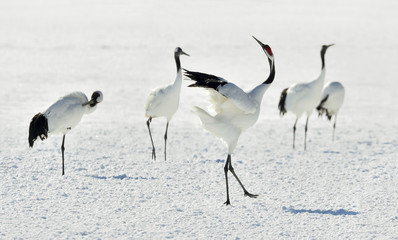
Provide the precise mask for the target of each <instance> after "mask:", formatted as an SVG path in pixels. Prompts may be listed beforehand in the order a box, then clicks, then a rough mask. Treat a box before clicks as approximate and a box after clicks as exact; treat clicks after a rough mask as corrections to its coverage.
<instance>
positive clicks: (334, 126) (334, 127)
mask: <svg viewBox="0 0 398 240" xmlns="http://www.w3.org/2000/svg"><path fill="white" fill-rule="evenodd" d="M336 121H337V115H335V116H334V124H333V136H332V141H333V142H334V132H335V130H336Z"/></svg>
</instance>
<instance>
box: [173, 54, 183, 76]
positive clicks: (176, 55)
mask: <svg viewBox="0 0 398 240" xmlns="http://www.w3.org/2000/svg"><path fill="white" fill-rule="evenodd" d="M174 59H175V60H176V65H177V72H178V71H180V69H181V63H180V55H179V54H178V53H174Z"/></svg>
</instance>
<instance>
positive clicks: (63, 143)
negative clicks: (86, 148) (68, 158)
mask: <svg viewBox="0 0 398 240" xmlns="http://www.w3.org/2000/svg"><path fill="white" fill-rule="evenodd" d="M64 145H65V134H64V136H63V138H62V145H61V152H62V176H63V175H65V168H64V161H65V160H64V152H65V146H64Z"/></svg>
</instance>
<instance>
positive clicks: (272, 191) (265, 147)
mask: <svg viewBox="0 0 398 240" xmlns="http://www.w3.org/2000/svg"><path fill="white" fill-rule="evenodd" d="M397 12H398V2H397V1H394V0H379V1H370V0H365V1H363V0H352V1H345V0H325V1H317V0H304V1H293V0H282V1H238V0H231V1H223V0H221V1H210V0H201V1H196V0H194V1H182V0H171V1H160V0H148V1H129V0H117V1H113V0H101V1H94V0H87V1H80V0H59V1H52V0H37V1H28V0H4V1H1V2H0V36H1V38H0V116H1V117H0V126H1V127H0V178H1V185H0V190H1V193H0V194H1V196H0V239H165V238H175V239H398V201H397V199H398V187H397V186H398V163H397V153H398V150H397V149H398V139H397V136H398V118H397V116H398V105H397V104H396V102H397V97H396V91H395V89H396V87H398V83H397V71H396V70H394V69H396V66H397V65H398V45H397V38H398V28H397V25H396V24H397V20H398V15H397ZM252 35H253V36H255V37H256V38H258V39H259V40H261V41H262V42H264V43H265V44H269V45H270V46H271V47H272V50H273V52H274V55H275V66H276V67H275V69H276V77H275V80H274V82H273V84H272V85H271V86H270V88H269V89H268V91H267V92H266V93H265V95H264V98H263V101H262V106H261V113H260V117H259V119H258V121H257V123H256V124H255V125H254V126H253V127H252V128H249V129H247V130H246V131H245V132H244V133H243V134H242V135H241V137H240V139H239V142H238V144H237V147H236V149H235V151H234V154H233V156H232V164H233V166H234V168H235V171H236V173H237V174H238V176H239V177H240V179H241V180H242V182H243V184H244V185H245V187H246V188H247V190H248V191H249V192H251V193H253V194H259V197H258V198H256V199H252V198H247V197H244V196H243V192H242V190H241V188H240V186H239V184H238V183H237V182H236V181H235V179H233V178H232V177H230V197H231V206H224V205H223V203H224V202H225V200H226V194H225V179H224V172H223V167H224V164H225V159H226V157H227V150H226V147H225V146H224V145H223V143H222V142H221V141H219V140H218V139H217V138H216V137H215V136H213V135H211V134H210V133H208V132H206V131H204V130H203V129H202V127H201V126H200V121H199V119H198V117H197V116H196V115H195V114H193V113H192V107H193V106H194V105H198V106H202V107H204V108H205V107H206V105H207V101H206V98H207V97H206V91H203V89H196V88H188V87H187V85H188V84H190V83H191V82H190V81H185V80H184V81H183V86H182V89H181V99H180V100H181V101H180V107H179V109H178V111H177V112H176V114H175V115H174V117H173V120H172V121H171V123H170V126H169V132H168V149H167V150H168V159H167V161H164V160H161V159H163V157H162V152H163V149H162V147H163V141H164V139H163V134H164V130H165V129H164V127H165V120H164V119H154V121H153V122H152V125H151V127H152V129H153V132H152V133H153V137H154V141H155V146H158V148H157V152H158V153H159V154H158V155H159V157H158V160H156V161H153V160H151V143H150V139H149V135H148V130H147V128H146V124H145V122H146V118H145V111H144V108H145V101H146V97H147V96H148V94H149V92H150V90H151V89H153V88H155V87H157V86H160V85H165V84H168V83H170V82H173V81H174V79H175V61H174V57H173V54H174V52H173V51H174V49H175V47H177V46H179V47H181V48H182V49H184V51H186V52H187V53H189V54H190V55H191V56H190V57H186V58H184V59H181V62H182V66H183V67H184V68H187V69H194V70H198V71H201V72H208V73H212V74H215V75H218V76H223V77H225V78H226V79H228V81H230V82H233V83H235V84H236V85H238V86H239V87H241V88H242V89H243V90H245V91H247V90H250V89H252V88H253V87H254V86H257V85H258V84H259V83H261V82H263V81H264V79H265V78H266V77H267V76H268V74H269V66H268V62H267V58H266V56H265V54H264V52H263V51H262V50H261V49H260V48H259V47H258V43H257V42H255V41H254V40H253V38H252V37H251V36H252ZM329 43H335V46H333V48H330V49H329V50H328V53H327V58H326V67H327V74H326V79H325V82H329V81H339V82H341V83H342V84H344V87H345V89H346V95H345V102H344V105H343V107H342V108H341V110H340V111H339V119H338V121H337V128H336V139H335V141H334V143H332V141H331V135H332V123H331V122H329V121H327V120H325V118H323V119H322V118H318V117H317V115H316V114H313V115H312V116H311V118H310V121H309V129H308V139H307V140H308V142H307V151H303V150H302V144H303V138H304V127H303V125H304V123H305V121H304V120H303V119H300V121H299V122H298V124H297V135H296V150H293V149H292V147H291V141H292V127H293V123H294V119H295V116H294V115H293V114H291V113H288V114H287V115H285V117H284V118H280V117H279V113H278V109H277V104H278V101H279V95H280V93H281V91H282V89H284V88H286V87H288V86H290V85H292V84H293V83H296V82H306V81H311V80H312V79H314V78H315V77H317V76H318V74H319V71H320V67H321V61H320V57H319V49H320V47H321V45H323V44H329ZM95 90H101V91H102V92H103V94H104V101H103V102H102V103H101V104H99V105H98V107H97V109H96V111H95V112H93V113H92V114H90V115H85V116H83V118H82V120H81V122H80V123H79V124H78V125H77V126H76V128H75V129H73V130H72V131H70V132H69V133H68V135H67V136H66V140H65V176H61V149H60V146H61V142H62V135H54V136H50V137H49V138H48V139H46V140H45V141H43V142H42V141H37V142H36V143H35V146H34V148H29V147H28V141H27V137H28V127H29V122H30V120H31V118H32V117H33V116H34V115H35V114H36V113H38V112H40V111H42V110H43V109H45V108H46V107H48V106H49V105H51V104H52V103H54V102H55V101H56V100H57V99H58V98H59V97H61V96H64V95H65V94H68V93H70V92H73V91H82V92H84V93H85V94H87V95H89V94H91V93H92V92H93V91H95Z"/></svg>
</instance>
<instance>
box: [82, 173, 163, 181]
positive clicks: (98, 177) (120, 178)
mask: <svg viewBox="0 0 398 240" xmlns="http://www.w3.org/2000/svg"><path fill="white" fill-rule="evenodd" d="M86 177H92V178H96V179H103V180H106V179H119V180H123V179H127V180H155V179H156V178H154V177H150V178H147V177H141V176H139V177H128V176H127V175H126V174H122V175H118V176H112V177H105V176H98V175H86Z"/></svg>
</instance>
